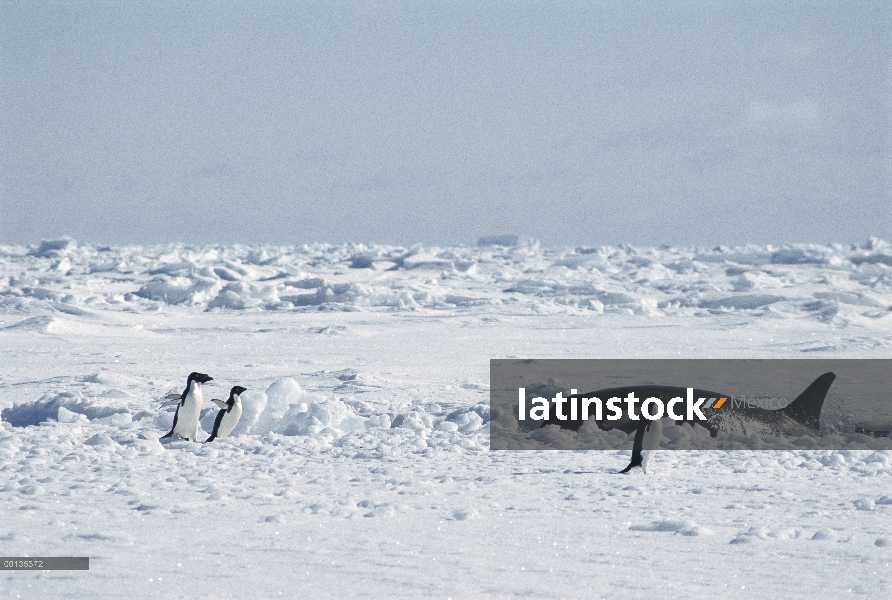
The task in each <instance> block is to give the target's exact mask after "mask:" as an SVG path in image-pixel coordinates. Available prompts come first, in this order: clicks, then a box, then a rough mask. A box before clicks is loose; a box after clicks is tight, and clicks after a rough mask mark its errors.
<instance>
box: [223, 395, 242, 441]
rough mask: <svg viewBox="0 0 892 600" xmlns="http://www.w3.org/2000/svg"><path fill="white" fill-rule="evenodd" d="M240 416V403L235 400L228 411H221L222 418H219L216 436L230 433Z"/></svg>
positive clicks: (224, 435)
mask: <svg viewBox="0 0 892 600" xmlns="http://www.w3.org/2000/svg"><path fill="white" fill-rule="evenodd" d="M241 418H242V405H241V403H240V402H236V403H235V404H233V405H232V408H230V409H229V411H228V412H225V413H223V418H222V419H221V420H220V427H218V428H217V437H218V438H222V437H226V436H227V435H229V434H230V433H232V430H233V429H235V426H236V425H238V420H239V419H241Z"/></svg>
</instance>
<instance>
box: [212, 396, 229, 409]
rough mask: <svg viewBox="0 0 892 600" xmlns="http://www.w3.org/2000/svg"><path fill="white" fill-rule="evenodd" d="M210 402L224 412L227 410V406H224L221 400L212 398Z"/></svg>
mask: <svg viewBox="0 0 892 600" xmlns="http://www.w3.org/2000/svg"><path fill="white" fill-rule="evenodd" d="M211 402H213V403H214V404H216V405H217V406H219V407H220V408H222V409H224V410H226V409H227V408H229V405H228V404H226V403H225V402H223V401H222V400H220V399H219V398H214V399H213V400H211Z"/></svg>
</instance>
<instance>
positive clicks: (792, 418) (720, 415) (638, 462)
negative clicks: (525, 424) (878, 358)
mask: <svg viewBox="0 0 892 600" xmlns="http://www.w3.org/2000/svg"><path fill="white" fill-rule="evenodd" d="M835 379H836V375H835V374H834V373H824V374H823V375H821V376H820V377H818V378H817V379H815V380H814V381H813V382H812V383H811V384H810V385H809V386H808V387H807V388H806V389H805V391H803V392H802V393H801V394H799V395H798V396H797V397H796V398H795V399H793V401H791V402H790V403H789V404H787V405H786V406H785V407H784V408H781V409H778V410H770V409H766V408H761V407H758V406H753V405H752V404H751V403H747V402H735V401H732V402H731V403H726V402H721V400H720V399H722V398H725V399H728V398H733V396H732V395H731V394H719V393H716V392H711V391H707V390H701V389H693V397H694V398H706V399H707V402H706V403H704V405H703V406H702V408H701V412H702V413H703V415H704V416H705V417H706V420H705V421H703V420H700V419H694V418H693V417H692V416H690V417H689V415H688V414H687V412H686V411H683V412H685V414H684V415H682V418H680V419H676V418H675V415H673V416H667V417H666V418H671V419H672V420H673V421H675V423H677V424H682V423H689V424H691V425H701V426H703V427H706V429H708V430H709V433H710V435H712V436H713V437H715V436H716V435H718V433H719V432H721V433H732V432H734V433H743V434H744V435H748V434H754V433H756V434H764V435H773V436H787V435H789V436H802V435H820V433H821V429H820V420H821V408H822V407H823V406H824V399H825V398H826V397H827V392H828V391H829V390H830V386H831V385H832V384H833V381H834V380H835ZM688 389H689V388H683V387H676V386H663V385H637V386H636V385H633V386H625V387H618V388H608V389H603V390H597V391H594V392H589V393H587V394H573V395H572V396H573V397H578V398H592V397H596V398H600V399H601V400H607V399H609V398H621V399H625V398H627V397H628V396H629V394H633V395H634V396H635V397H636V398H637V399H638V400H639V401H641V400H644V399H646V398H659V399H660V400H662V401H663V402H664V404H665V403H668V402H669V401H670V400H672V399H673V398H686V397H687V396H688V394H689V392H688ZM714 407H718V408H714ZM556 412H557V411H555V413H556ZM676 415H677V413H676ZM577 416H578V415H577ZM590 420H592V421H594V422H595V423H596V424H597V425H598V428H599V429H602V430H609V429H619V430H621V431H623V432H625V433H632V432H635V440H634V442H633V444H632V460H631V462H630V463H629V465H628V466H627V467H626V468H625V469H623V470H622V471H620V473H628V472H629V471H630V470H631V469H633V468H635V467H642V468H644V467H645V466H646V455H645V454H643V452H645V451H648V450H656V448H657V447H658V445H659V439H660V435H661V431H662V427H661V425H659V423H660V421H659V420H654V421H651V420H648V419H644V418H641V417H640V415H639V418H638V419H637V420H634V419H632V418H630V417H629V415H628V414H627V413H626V412H625V411H624V413H623V414H622V416H621V417H620V418H619V419H618V420H615V421H611V420H607V419H601V420H595V419H590ZM583 423H585V421H583V420H581V419H579V418H577V419H571V418H570V417H569V416H568V417H567V418H566V419H560V418H559V417H558V415H557V414H552V415H551V416H550V418H549V419H548V421H547V422H546V424H548V425H558V426H559V427H561V428H562V429H570V430H573V431H578V430H579V428H580V427H581V426H582V424H583Z"/></svg>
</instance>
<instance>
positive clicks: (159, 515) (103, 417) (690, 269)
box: [0, 239, 892, 599]
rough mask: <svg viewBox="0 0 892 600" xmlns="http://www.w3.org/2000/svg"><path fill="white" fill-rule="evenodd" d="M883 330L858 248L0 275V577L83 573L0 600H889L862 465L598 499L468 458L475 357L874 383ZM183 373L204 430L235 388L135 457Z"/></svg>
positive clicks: (624, 483) (689, 467)
mask: <svg viewBox="0 0 892 600" xmlns="http://www.w3.org/2000/svg"><path fill="white" fill-rule="evenodd" d="M491 241H493V242H496V243H498V242H499V241H500V240H491ZM503 241H507V242H513V240H503ZM890 308H892V246H890V244H888V243H886V242H884V241H882V240H877V239H871V240H870V241H868V242H867V243H865V244H861V245H857V246H843V245H833V246H822V245H806V246H790V247H779V248H773V247H761V246H760V247H755V246H754V247H739V248H714V249H684V248H632V247H614V248H601V247H592V248H576V249H548V248H542V247H540V246H539V245H537V244H535V243H523V244H520V245H516V246H511V247H506V246H499V245H482V246H479V247H460V248H431V247H415V248H399V247H392V246H377V245H363V244H350V245H338V246H331V245H306V246H301V247H287V248H286V247H246V246H213V247H211V246H207V247H192V246H183V245H171V246H157V247H98V246H90V245H79V244H78V243H76V242H75V241H73V240H68V239H63V240H52V241H47V242H43V243H41V244H39V245H35V246H33V247H19V246H0V340H2V344H3V348H4V362H3V365H2V379H0V409H2V410H3V420H2V422H0V456H2V463H0V470H2V472H3V477H2V478H0V544H2V546H0V547H2V552H0V554H3V555H4V556H25V555H28V556H41V555H43V556H89V557H90V559H91V564H90V571H88V572H83V571H71V572H62V571H59V572H23V571H4V572H3V573H2V576H0V594H2V597H4V598H87V597H90V598H119V597H137V598H141V597H149V596H155V595H158V596H160V597H165V598H275V597H285V598H289V597H290V598H296V597H313V598H342V597H351V596H362V597H379V598H380V597H406V598H419V597H438V598H450V597H451V598H514V597H518V596H525V597H533V598H623V599H625V598H651V597H655V596H660V597H669V598H672V597H688V598H710V599H714V598H716V597H750V598H767V597H785V598H815V597H820V598H839V597H850V596H861V597H868V598H880V597H892V570H890V563H892V518H890V517H892V451H890V450H874V451H871V450H862V451H850V450H847V451H838V452H830V451H809V450H785V451H738V452H721V451H672V452H668V451H665V452H658V453H657V455H656V457H655V458H654V460H653V462H652V464H651V467H650V472H649V473H648V474H647V475H642V474H640V473H639V474H632V475H629V476H622V475H618V474H616V471H617V470H618V469H620V468H622V467H624V466H625V465H626V464H627V461H628V455H629V452H628V451H619V452H557V451H550V452H529V451H528V452H511V451H490V450H489V403H488V386H489V359H490V358H511V357H519V358H635V357H640V358H662V357H685V358H792V357H796V358H801V357H811V356H814V357H822V358H890V354H892V310H890ZM190 371H201V372H205V373H208V374H210V375H211V376H212V377H214V381H213V382H211V383H210V384H207V385H205V386H204V395H205V400H206V405H207V406H206V408H207V410H206V412H205V414H204V415H203V418H202V428H203V430H204V431H205V432H207V431H209V429H210V427H211V425H212V423H213V418H214V413H215V412H216V409H214V410H211V409H212V408H213V405H212V404H211V403H210V399H211V398H215V397H216V398H224V399H225V398H226V394H227V393H228V390H229V387H230V386H232V385H235V384H240V385H244V386H245V387H247V388H248V391H247V392H245V393H244V394H243V396H242V399H243V403H244V415H243V417H242V421H241V423H240V424H239V425H238V427H237V429H236V431H235V432H234V433H233V436H232V437H229V438H225V439H221V440H217V441H215V442H213V443H212V444H208V445H202V444H194V443H189V442H184V441H176V442H172V443H168V444H165V445H162V444H161V443H160V442H159V441H158V438H159V437H160V436H161V435H163V434H164V433H166V431H167V430H168V429H169V427H170V423H171V419H172V413H170V412H165V411H162V410H160V409H159V408H158V407H159V405H160V404H161V401H162V399H163V397H164V396H165V395H166V394H168V393H170V392H180V391H182V388H183V386H184V385H185V381H186V376H187V375H188V373H189V372H190ZM213 384H216V386H215V385H213ZM890 413H892V410H890ZM885 417H888V415H885Z"/></svg>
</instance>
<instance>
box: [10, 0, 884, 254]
mask: <svg viewBox="0 0 892 600" xmlns="http://www.w3.org/2000/svg"><path fill="white" fill-rule="evenodd" d="M890 14H892V8H890V3H889V2H851V1H845V2H838V3H821V2H805V3H802V4H797V3H793V2H707V1H705V0H703V1H694V2H666V3H660V2H652V1H649V2H644V3H633V2H626V1H623V2H616V3H606V4H602V3H600V2H584V3H575V2H545V1H544V0H540V1H537V2H517V1H510V2H495V1H484V2H437V3H427V2H417V1H411V2H400V1H394V2H351V3H337V2H319V3H314V2H281V3H277V2H256V3H246V2H219V1H214V2H181V1H176V2H152V1H147V2H86V1H79V2H65V3H62V2H59V3H46V2H39V1H36V0H27V1H25V2H13V1H8V0H3V1H2V3H0V21H2V22H0V60H2V62H0V68H2V70H0V194H2V197H0V243H34V242H37V241H39V240H41V239H47V238H54V237H59V236H62V235H69V236H72V237H74V238H76V239H78V240H79V241H83V242H96V243H114V244H120V243H139V244H142V243H155V242H169V241H182V242H219V243H232V242H248V243H261V242H262V243H273V244H300V243H304V242H310V241H326V242H345V241H355V242H384V243H399V244H411V243H414V242H422V243H428V244H473V243H474V242H475V241H476V240H477V238H478V237H480V236H483V235H493V234H503V233H514V234H519V235H521V236H529V237H533V238H537V239H539V240H541V241H542V242H543V243H544V244H547V245H552V246H563V245H580V244H585V245H600V244H616V243H623V242H625V243H633V244H639V245H658V244H682V245H707V244H709V245H712V244H716V243H726V244H736V243H745V242H754V243H775V244H780V243H786V242H822V243H823V242H828V241H840V242H853V241H863V240H865V239H866V238H867V237H868V236H869V235H878V236H880V237H883V238H885V239H890V240H892V142H890V132H892V46H890V40H892V35H890V33H892V18H890Z"/></svg>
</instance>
